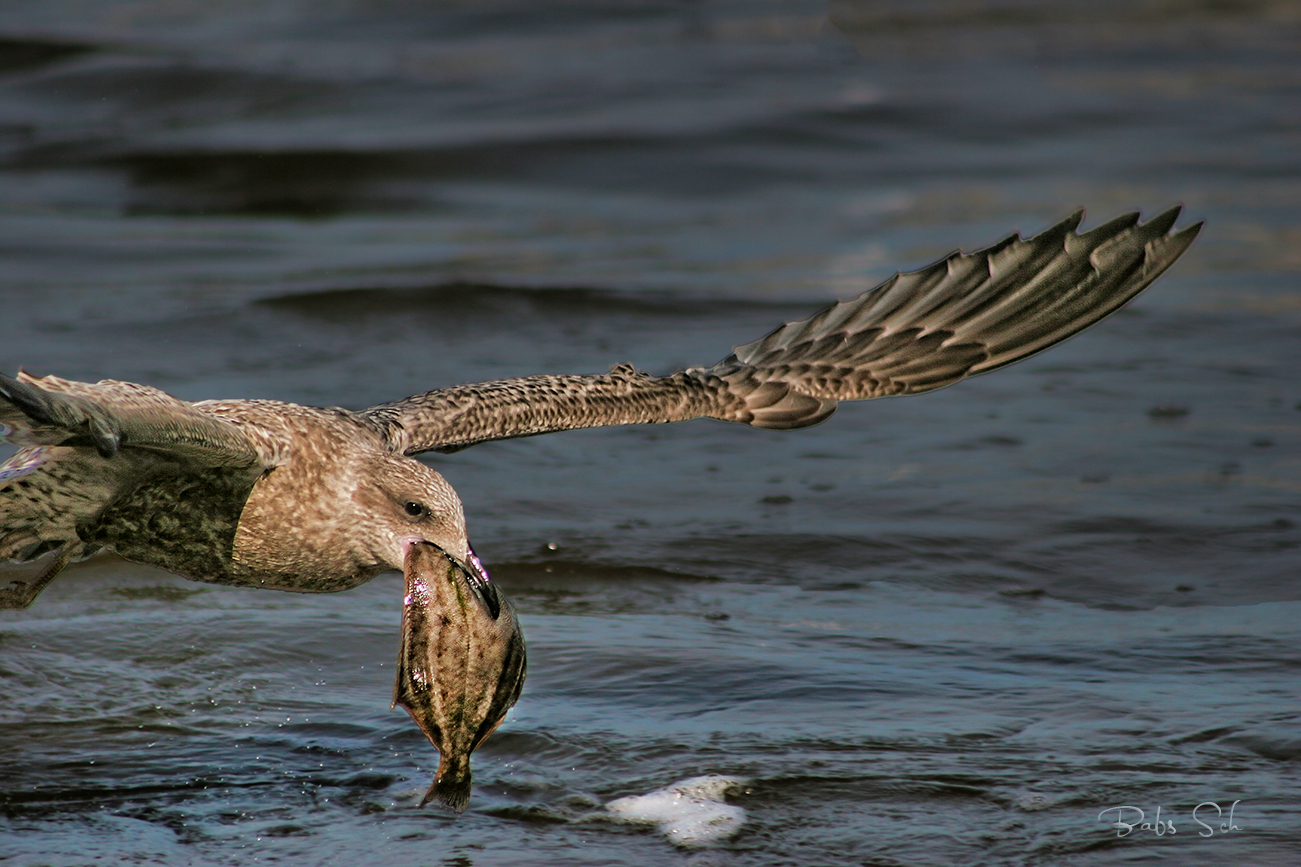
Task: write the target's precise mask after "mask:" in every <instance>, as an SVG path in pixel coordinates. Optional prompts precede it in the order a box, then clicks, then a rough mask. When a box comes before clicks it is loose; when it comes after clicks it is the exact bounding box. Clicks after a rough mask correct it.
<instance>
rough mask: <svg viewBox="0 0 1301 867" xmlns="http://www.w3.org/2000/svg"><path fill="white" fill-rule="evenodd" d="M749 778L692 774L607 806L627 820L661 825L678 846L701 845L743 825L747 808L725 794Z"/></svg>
mask: <svg viewBox="0 0 1301 867" xmlns="http://www.w3.org/2000/svg"><path fill="white" fill-rule="evenodd" d="M745 782H746V781H745V780H744V779H743V778H741V777H725V776H722V775H720V774H708V775H706V776H703V777H691V778H690V779H687V780H680V781H679V782H676V783H674V784H673V785H671V786H666V787H665V788H663V789H656V790H655V791H653V792H648V793H647V794H645V795H631V796H629V797H627V798H617V799H615V800H613V801H611V802H610V803H608V804H606V805H605V808H606V809H607V810H609V811H610V813H612V814H613V815H615V816H617V817H618V818H620V819H622V820H623V821H625V822H635V823H637V824H645V825H658V826H659V829H660V831H661V832H663V834H664V835H665V836H667V837H668V838H669V841H670V842H671V843H673V844H674V845H675V846H681V847H683V848H684V849H697V848H700V847H702V846H708V845H710V844H711V843H716V842H718V841H720V840H726V839H727V838H728V837H731V836H732V835H733V834H735V833H736V832H737V831H739V830H740V829H741V825H743V824H744V823H745V810H742V809H741V808H740V807H734V806H732V805H731V804H727V803H724V802H723V794H724V793H725V792H726V791H727V790H728V789H730V788H732V787H734V786H740V785H744V784H745Z"/></svg>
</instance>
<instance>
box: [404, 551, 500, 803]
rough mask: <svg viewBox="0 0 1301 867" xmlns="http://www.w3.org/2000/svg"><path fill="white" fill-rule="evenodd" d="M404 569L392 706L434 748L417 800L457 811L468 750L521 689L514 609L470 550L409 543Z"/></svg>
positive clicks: (464, 795)
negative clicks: (431, 770) (430, 772)
mask: <svg viewBox="0 0 1301 867" xmlns="http://www.w3.org/2000/svg"><path fill="white" fill-rule="evenodd" d="M404 567H405V572H406V598H405V599H404V600H403V603H402V648H401V650H400V652H399V655H398V672H397V684H396V685H395V686H394V689H393V704H394V706H397V705H402V707H403V708H405V709H406V711H407V713H409V714H411V718H412V719H413V720H415V722H416V725H418V726H420V729H421V731H423V732H424V733H425V736H426V737H428V738H429V741H430V743H432V744H433V745H434V746H435V747H436V748H437V749H438V754H439V757H440V758H439V763H438V773H437V775H435V777H434V784H433V785H432V786H430V788H429V791H428V792H427V793H426V794H425V797H424V799H423V800H421V802H420V805H421V806H422V807H423V806H424V805H425V804H427V803H429V802H430V801H431V800H433V799H435V798H436V799H438V800H439V801H442V802H443V803H444V804H446V805H447V806H449V807H451V808H452V809H453V810H455V811H456V812H458V813H460V812H463V811H464V810H465V808H466V805H468V804H469V803H470V753H472V752H473V751H474V750H475V748H476V747H478V746H479V744H481V743H483V741H484V739H486V738H487V737H488V735H490V734H492V732H493V730H494V729H496V728H497V726H498V725H500V724H501V721H502V719H503V718H504V717H505V716H506V711H508V710H510V708H511V706H512V705H514V704H515V701H516V699H518V698H519V694H520V689H521V688H522V687H523V686H524V670H525V654H524V633H523V632H522V631H521V630H520V627H519V623H518V621H517V620H516V619H515V608H514V606H512V605H511V604H510V600H508V599H507V598H506V595H505V594H504V593H502V592H501V591H500V590H499V589H497V585H495V584H493V583H492V582H491V581H489V580H488V575H487V573H486V572H484V570H483V567H482V566H481V565H480V564H479V561H478V559H477V558H476V557H475V556H474V554H473V553H472V554H470V558H469V560H468V562H461V561H460V560H458V559H456V558H453V557H451V556H450V555H448V554H447V553H446V552H444V551H443V550H442V549H441V548H439V547H438V546H436V545H431V544H429V543H427V542H412V543H410V545H409V547H408V548H407V552H406V559H405V561H404Z"/></svg>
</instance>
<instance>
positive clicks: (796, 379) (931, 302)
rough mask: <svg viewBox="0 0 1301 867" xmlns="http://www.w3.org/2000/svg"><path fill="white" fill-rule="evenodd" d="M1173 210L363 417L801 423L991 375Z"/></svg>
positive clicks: (1145, 251) (526, 423)
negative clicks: (572, 369) (629, 357)
mask: <svg viewBox="0 0 1301 867" xmlns="http://www.w3.org/2000/svg"><path fill="white" fill-rule="evenodd" d="M1179 212H1180V209H1179V208H1177V207H1176V208H1172V209H1170V210H1168V211H1166V212H1165V213H1163V214H1160V215H1158V216H1156V217H1154V218H1152V219H1151V220H1149V221H1148V222H1146V223H1140V222H1139V217H1138V214H1127V215H1125V216H1122V217H1118V218H1117V219H1115V220H1112V221H1111V222H1109V223H1106V224H1105V225H1102V226H1099V227H1098V228H1096V229H1093V230H1091V231H1089V232H1085V233H1083V234H1077V233H1076V231H1075V230H1076V229H1077V228H1078V227H1079V225H1080V221H1081V220H1082V219H1083V218H1084V212H1083V211H1079V212H1077V213H1075V214H1072V215H1071V216H1070V217H1068V218H1067V219H1066V220H1064V221H1062V222H1061V223H1059V224H1058V225H1056V226H1053V227H1052V228H1051V229H1048V230H1046V231H1044V232H1042V233H1041V234H1039V235H1036V236H1035V237H1033V238H1030V239H1028V240H1025V239H1022V238H1021V237H1020V235H1012V236H1011V237H1009V238H1007V239H1005V240H1004V241H1002V242H1001V243H998V244H995V245H994V246H993V247H990V248H988V249H985V250H979V251H977V252H974V253H967V254H962V253H954V254H953V255H951V256H949V257H947V258H945V259H943V260H941V261H939V262H937V263H935V264H934V265H931V266H929V267H927V268H923V269H921V270H920V271H913V272H910V273H908V274H896V275H895V276H894V277H892V278H890V279H889V280H887V281H886V282H884V283H882V284H881V285H880V286H877V287H876V288H874V289H871V290H869V291H868V292H865V293H864V294H862V295H860V296H859V297H857V298H854V299H852V300H849V301H841V302H840V303H838V304H833V305H832V306H830V307H828V308H826V309H825V310H823V311H822V312H820V313H818V314H816V315H815V316H813V317H811V318H809V319H805V320H801V321H799V322H790V323H787V324H786V325H783V326H781V327H780V328H778V329H776V330H775V331H773V332H772V333H771V334H769V335H768V336H767V337H764V338H763V339H761V340H756V341H755V342H753V343H747V344H746V345H744V346H738V347H736V349H735V350H734V352H733V353H732V355H730V356H728V357H727V358H725V359H724V360H723V361H721V362H719V363H718V364H716V365H714V366H713V367H712V368H708V369H705V368H691V369H689V370H684V371H680V372H678V373H675V374H672V375H671V376H667V377H654V376H649V375H647V374H644V373H638V372H636V371H634V370H633V369H632V368H631V367H628V366H620V367H616V368H614V369H613V370H612V371H611V372H610V373H608V374H601V375H595V376H531V377H526V378H523V379H509V380H502V381H499V382H486V383H479V384H475V385H464V386H457V387H454V388H445V389H440V390H438V391H431V392H427V393H425V394H421V395H416V396H414V397H409V398H406V399H405V400H400V401H395V402H393V403H387V404H382V405H380V406H376V407H372V408H371V409H369V410H367V411H366V412H365V415H366V416H368V417H369V418H370V419H371V420H372V421H374V422H376V423H378V424H379V425H380V426H381V427H383V428H384V430H385V431H386V435H387V436H388V440H389V443H390V445H391V447H392V448H393V449H394V450H395V451H400V452H403V453H405V454H416V453H419V452H425V451H444V452H448V451H456V450H458V449H462V448H465V447H467V446H471V445H474V444H475V443H479V442H484V441H486V440H494V439H507V438H511V437H521V436H532V435H535V434H541V433H549V432H552V431H562V430H573V429H576V428H584V427H597V426H602V425H620V424H646V423H654V422H670V421H685V420H687V419H692V418H701V417H708V418H716V419H721V420H723V421H734V422H740V423H742V424H749V425H752V426H754V427H763V428H774V429H790V428H798V427H806V426H808V425H812V424H817V423H818V422H820V421H822V420H823V419H825V418H826V417H827V416H829V415H831V413H832V412H834V411H835V409H836V404H837V402H838V401H841V400H865V399H867V398H873V397H886V396H889V395H900V394H917V393H920V392H924V391H930V390H932V389H936V388H941V387H943V386H945V385H950V384H952V383H954V382H957V381H958V380H960V379H962V378H964V377H967V376H973V375H975V374H978V373H985V372H987V371H990V370H996V369H997V368H999V367H1002V366H1004V365H1007V364H1011V363H1012V362H1014V361H1018V360H1020V359H1022V358H1025V357H1027V356H1029V355H1033V354H1034V353H1036V352H1039V351H1041V350H1043V349H1047V348H1048V347H1049V346H1052V345H1053V344H1054V343H1058V342H1060V341H1062V340H1065V339H1066V338H1067V337H1070V336H1071V335H1072V334H1075V333H1076V332H1078V331H1080V330H1082V329H1084V328H1087V327H1088V326H1090V325H1092V324H1093V323H1095V322H1097V321H1098V320H1100V319H1102V318H1103V317H1104V316H1107V315H1108V314H1110V313H1112V312H1114V311H1115V310H1116V309H1117V308H1118V307H1120V306H1121V305H1122V304H1124V303H1125V302H1126V301H1128V300H1129V299H1131V298H1133V297H1134V296H1135V295H1137V294H1138V293H1139V292H1141V291H1142V290H1143V289H1144V288H1146V287H1147V286H1148V285H1149V284H1151V282H1152V281H1153V280H1155V279H1156V278H1157V277H1159V276H1160V275H1161V274H1162V273H1163V272H1164V271H1165V270H1166V269H1167V268H1169V267H1170V265H1171V264H1173V263H1174V261H1175V260H1176V259H1178V258H1179V256H1180V255H1181V254H1182V253H1183V252H1184V251H1185V250H1186V249H1188V245H1189V244H1191V243H1192V241H1193V239H1194V238H1195V237H1196V236H1197V233H1198V231H1199V229H1200V228H1201V223H1197V224H1196V225H1193V226H1190V227H1188V228H1186V229H1183V230H1181V231H1178V232H1174V233H1173V234H1172V233H1171V229H1172V228H1173V227H1174V224H1175V221H1176V219H1178V217H1179Z"/></svg>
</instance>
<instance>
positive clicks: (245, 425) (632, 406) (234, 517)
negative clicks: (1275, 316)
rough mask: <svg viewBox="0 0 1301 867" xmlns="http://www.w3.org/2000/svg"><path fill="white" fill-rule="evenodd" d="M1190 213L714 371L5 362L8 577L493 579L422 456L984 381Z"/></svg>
mask: <svg viewBox="0 0 1301 867" xmlns="http://www.w3.org/2000/svg"><path fill="white" fill-rule="evenodd" d="M1178 216H1179V208H1172V209H1171V210H1168V211H1166V212H1165V213H1163V214H1160V215H1159V216H1157V217H1154V218H1153V219H1151V220H1149V221H1148V222H1146V223H1140V222H1139V217H1138V215H1137V214H1128V215H1125V216H1122V217H1119V218H1117V219H1115V220H1112V221H1111V222H1109V223H1107V224H1105V225H1102V226H1099V227H1098V228H1096V229H1093V230H1091V231H1089V232H1085V233H1083V234H1077V232H1076V229H1077V228H1078V227H1079V224H1080V221H1081V220H1082V219H1083V212H1082V211H1081V212H1077V213H1075V214H1073V215H1071V216H1070V217H1069V218H1067V219H1066V220H1064V221H1063V222H1061V223H1059V224H1058V225H1056V226H1054V227H1052V228H1050V229H1048V230H1046V231H1044V232H1043V233H1041V234H1039V235H1037V236H1035V237H1033V238H1030V239H1029V240H1023V239H1022V238H1021V237H1020V236H1019V235H1012V236H1010V237H1008V238H1007V239H1005V240H1003V241H1002V242H1000V243H998V244H996V245H994V246H993V247H990V248H988V249H986V250H980V251H977V252H975V253H970V254H966V255H963V254H960V253H954V254H953V255H951V256H949V257H947V258H946V259H943V260H941V261H939V262H937V263H935V264H934V265H931V266H929V267H927V268H923V269H922V270H920V271H914V272H912V273H908V274H896V275H895V276H894V277H892V278H890V279H889V280H887V281H886V282H885V283H882V284H881V285H880V286H877V287H876V288H874V289H872V290H870V291H868V292H866V293H864V294H863V295H861V296H859V297H858V298H855V299H853V300H850V301H842V302H840V303H838V304H834V305H832V306H830V307H828V308H826V309H825V310H823V311H821V312H820V313H818V314H816V315H815V316H813V317H812V318H810V319H805V320H802V321H799V322H791V323H788V324H786V325H783V326H781V327H780V328H778V329H777V330H775V331H773V332H772V333H771V334H769V335H768V336H767V337H764V338H762V339H761V340H757V341H755V342H753V343H747V344H746V345H744V346H738V347H736V349H735V350H734V351H733V353H732V354H731V355H729V356H728V357H727V358H725V359H723V360H722V361H720V362H719V363H718V364H715V365H714V366H713V367H709V368H701V367H693V368H690V369H687V370H683V371H679V372H677V373H674V374H671V375H669V376H666V377H655V376H650V375H647V374H645V373H641V372H639V371H636V370H634V369H633V368H632V367H631V366H629V365H620V366H618V367H615V368H613V369H612V370H611V371H610V372H609V373H606V374H599V375H591V376H530V377H525V378H522V379H508V380H502V381H498V382H485V383H478V384H474V385H461V386H456V387H453V388H444V389H438V390H437V391H430V392H427V393H425V394H420V395H415V396H414V397H409V398H406V399H404V400H399V401H395V402H393V403H386V404H381V405H379V406H375V407H371V408H370V409H367V410H363V411H360V412H349V411H347V410H342V409H321V408H316V407H307V406H299V405H296V404H289V403H279V402H275V401H266V400H217V401H202V402H198V403H188V402H186V401H182V400H177V399H176V398H173V397H171V396H170V395H167V394H164V393H163V392H161V391H158V390H157V389H154V388H150V387H148V386H144V385H135V384H133V383H127V382H115V381H112V380H104V381H101V382H98V383H95V384H88V383H81V382H69V381H65V380H62V379H58V378H56V377H52V376H47V377H45V378H43V379H38V378H35V377H32V376H29V375H27V374H26V373H19V375H18V377H17V378H16V379H14V378H10V377H8V376H3V375H0V435H3V436H4V437H5V438H6V439H8V440H9V441H10V442H12V443H14V444H16V445H18V446H20V447H21V448H20V450H19V451H18V453H17V454H15V455H14V456H13V457H12V458H10V459H9V460H8V461H7V462H5V463H4V464H3V465H0V561H3V560H16V561H29V560H33V559H36V558H38V557H41V556H44V555H48V556H49V559H48V562H47V563H46V564H45V565H44V568H43V569H41V571H40V572H39V574H37V575H36V577H35V578H31V579H28V580H25V581H14V582H10V584H9V585H8V586H7V587H5V588H3V589H0V607H6V608H23V607H26V606H27V605H29V604H31V602H32V600H33V599H35V598H36V595H37V594H38V593H39V592H40V591H41V589H42V588H43V587H44V586H45V585H46V584H48V583H49V581H50V580H52V579H53V578H54V576H55V575H57V574H58V572H59V571H60V570H61V569H62V568H63V567H64V566H66V565H67V564H68V563H69V562H71V561H72V560H75V559H80V558H83V557H87V556H90V555H91V554H93V553H95V552H96V551H99V550H100V549H109V550H112V551H114V552H116V553H117V554H119V555H120V556H122V557H124V558H126V559H128V560H133V561H136V562H140V563H147V564H150V565H153V566H158V567H161V568H163V569H167V570H169V571H172V572H175V573H177V574H180V575H183V576H185V577H186V578H191V579H194V580H197V581H210V582H215V583H219V584H236V585H241V586H247V587H265V588H269V589H275V590H292V591H299V592H309V593H322V592H333V591H338V590H347V589H349V588H351V587H356V586H358V585H359V584H362V583H364V582H366V581H369V580H370V579H371V578H373V577H374V576H375V575H377V574H379V573H380V572H381V571H383V570H385V569H402V567H403V558H404V553H405V551H406V549H407V547H408V546H409V545H410V544H413V543H416V542H428V543H430V544H433V545H436V546H437V547H438V548H440V549H442V550H443V551H444V552H446V553H447V554H448V555H449V556H450V557H452V558H453V559H454V560H455V562H456V563H458V564H459V565H460V566H462V567H463V568H465V569H466V570H468V571H470V572H472V573H474V574H476V575H479V576H481V577H484V580H486V576H482V569H481V567H480V566H479V562H478V559H477V558H476V557H475V556H474V553H473V551H472V550H471V548H470V544H469V541H468V539H467V536H466V529H465V516H464V514H463V512H462V510H461V502H460V499H459V498H458V497H457V495H456V492H455V491H453V490H452V488H451V486H450V485H448V483H447V482H446V481H444V480H443V477H442V476H440V475H439V474H438V473H436V472H434V471H433V470H431V469H429V468H428V467H426V466H425V465H424V464H422V463H420V462H419V461H417V460H415V459H414V458H413V457H411V456H412V455H417V454H420V453H422V452H429V451H439V452H453V451H457V450H459V449H463V448H466V447H467V446H472V445H474V444H476V443H481V442H486V441H488V440H497V439H507V438H511V437H523V436H533V435H535V434H541V433H549V432H552V431H562V430H574V429H577V428H585V427H596V426H601V425H618V424H651V423H662V422H672V421H686V420H688V419H694V418H714V419H720V420H723V421H732V422H740V423H742V424H748V425H751V426H753V427H761V428H771V429H777V430H787V429H792V428H800V427H807V426H808V425H813V424H817V423H818V422H820V421H822V420H824V419H826V418H827V417H828V416H829V415H831V413H832V412H834V411H835V409H836V405H837V402H838V401H842V400H864V399H868V398H874V397H886V396H892V395H903V394H918V393H920V392H924V391H930V390H932V389H936V388H941V387H943V386H946V385H950V384H952V383H954V382H957V381H958V380H960V379H962V378H964V377H967V376H973V375H975V374H978V373H986V372H988V371H991V370H995V369H997V368H999V367H1002V366H1004V365H1006V364H1011V363H1012V362H1014V361H1018V360H1020V359H1022V358H1025V357H1026V356H1029V355H1033V354H1034V353H1036V352H1039V351H1041V350H1043V349H1046V348H1047V347H1049V346H1052V345H1053V344H1054V343H1057V342H1059V341H1061V340H1064V339H1066V338H1067V337H1070V336H1071V335H1072V334H1075V333H1076V332H1078V331H1080V330H1081V329H1084V328H1087V327H1088V326H1089V325H1092V324H1093V323H1095V322H1097V321H1098V320H1100V319H1102V318H1103V317H1104V316H1106V315H1108V314H1109V313H1112V312H1113V311H1115V310H1116V309H1117V308H1118V307H1120V306H1121V305H1122V304H1124V303H1125V302H1126V301H1128V300H1129V299H1130V298H1132V297H1134V296H1135V295H1136V294H1138V293H1139V292H1140V291H1142V290H1143V289H1144V288H1145V287H1147V286H1148V285H1149V284H1150V283H1151V282H1152V281H1153V280H1155V279H1156V278H1157V277H1158V276H1160V274H1161V273H1162V272H1164V271H1165V270H1166V269H1167V268H1168V267H1170V265H1171V264H1172V263H1173V262H1174V261H1175V260H1176V259H1178V258H1179V256H1180V255H1181V254H1182V253H1183V252H1184V250H1186V249H1187V248H1188V245H1189V244H1191V243H1192V241H1193V239H1194V238H1195V237H1196V235H1197V232H1198V230H1199V229H1200V227H1201V224H1200V223H1198V224H1196V225H1193V226H1190V227H1188V228H1186V229H1183V230H1181V231H1178V232H1173V233H1172V229H1173V227H1174V224H1175V221H1176V219H1177V218H1178Z"/></svg>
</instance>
